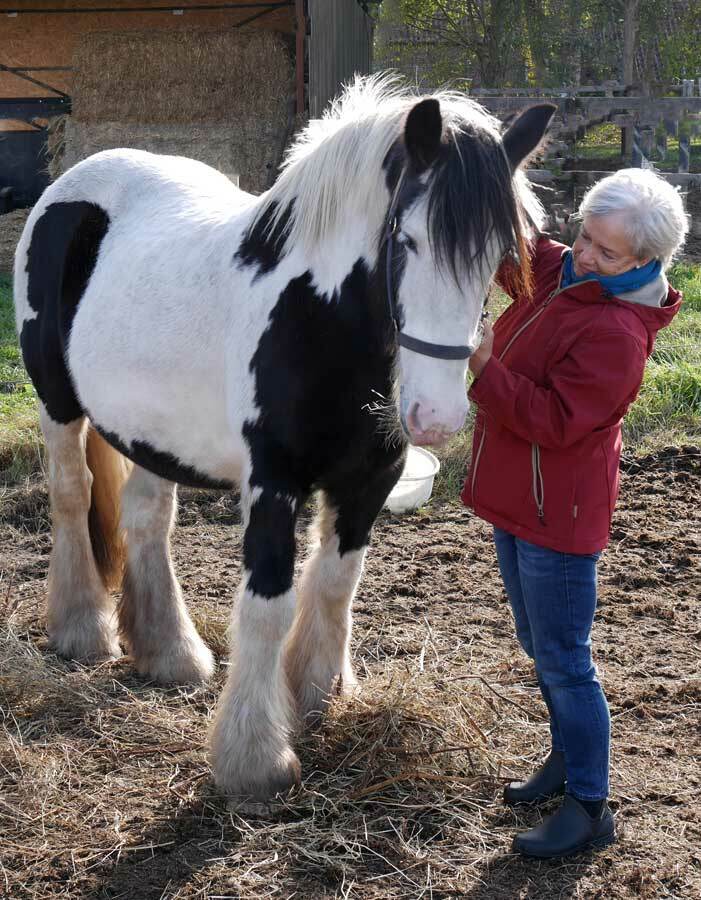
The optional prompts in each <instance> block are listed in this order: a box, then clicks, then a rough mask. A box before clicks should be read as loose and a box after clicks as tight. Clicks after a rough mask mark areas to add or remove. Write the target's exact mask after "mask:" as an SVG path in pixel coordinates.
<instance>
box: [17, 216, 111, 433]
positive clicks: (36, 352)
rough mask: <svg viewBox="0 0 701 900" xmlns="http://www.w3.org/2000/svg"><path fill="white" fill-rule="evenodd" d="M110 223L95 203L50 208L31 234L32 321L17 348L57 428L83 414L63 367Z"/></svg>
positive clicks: (30, 303)
mask: <svg viewBox="0 0 701 900" xmlns="http://www.w3.org/2000/svg"><path fill="white" fill-rule="evenodd" d="M109 224H110V220H109V216H108V215H107V213H106V212H105V211H104V210H103V209H102V208H101V207H99V206H97V205H96V204H95V203H85V202H82V201H81V202H73V203H52V204H51V205H50V206H48V207H47V209H46V211H45V212H44V214H43V215H42V216H41V217H40V218H39V219H38V220H37V222H36V224H35V225H34V230H33V231H32V237H31V241H30V244H29V251H28V255H27V268H26V271H27V276H28V283H27V295H28V301H29V305H30V306H31V308H32V309H33V310H34V311H35V312H36V313H37V316H36V318H35V319H28V320H27V321H25V322H24V324H23V326H22V332H21V334H20V346H21V348H22V356H23V358H24V364H25V366H26V368H27V371H28V372H29V375H30V377H31V379H32V382H33V383H34V386H35V387H36V390H37V394H38V395H39V398H40V399H41V402H42V403H43V404H44V406H45V407H46V410H47V412H48V414H49V416H50V417H51V418H52V419H53V420H54V421H55V422H59V423H61V424H66V423H68V422H72V421H73V420H74V419H77V418H79V417H80V416H81V415H82V414H83V411H82V409H81V407H80V404H79V403H78V399H77V397H76V393H75V389H74V387H73V384H72V382H71V379H70V375H69V372H68V368H67V366H66V347H67V345H68V339H69V337H70V332H71V327H72V325H73V319H74V317H75V313H76V310H77V309H78V304H79V303H80V300H81V298H82V296H83V294H84V293H85V289H86V287H87V285H88V282H89V280H90V276H91V275H92V273H93V271H94V269H95V264H96V262H97V257H98V254H99V252H100V246H101V244H102V241H103V239H104V237H105V235H106V234H107V229H108V228H109Z"/></svg>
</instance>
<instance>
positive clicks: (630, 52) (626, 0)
mask: <svg viewBox="0 0 701 900" xmlns="http://www.w3.org/2000/svg"><path fill="white" fill-rule="evenodd" d="M639 7H640V0H623V83H624V84H625V85H626V87H628V86H629V85H632V84H633V81H634V78H635V43H636V42H635V38H636V35H637V30H638V9H639ZM621 137H622V142H621V150H622V151H623V156H624V157H627V156H630V154H631V153H632V151H633V129H632V128H624V129H623V133H622V135H621Z"/></svg>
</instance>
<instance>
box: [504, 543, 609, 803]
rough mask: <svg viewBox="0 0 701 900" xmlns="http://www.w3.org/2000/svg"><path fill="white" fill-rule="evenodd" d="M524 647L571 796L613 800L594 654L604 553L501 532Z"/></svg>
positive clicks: (606, 728)
mask: <svg viewBox="0 0 701 900" xmlns="http://www.w3.org/2000/svg"><path fill="white" fill-rule="evenodd" d="M494 543H495V544H496V550H497V559H498V560H499V569H500V571H501V577H502V579H503V581H504V586H505V587H506V593H507V594H508V596H509V601H510V602H511V608H512V610H513V613H514V619H515V622H516V636H517V637H518V640H519V643H520V644H521V646H522V647H523V649H524V650H525V651H526V653H527V654H528V655H529V656H530V657H531V659H532V660H533V661H534V663H535V671H536V676H537V678H538V684H539V685H540V691H541V693H542V695H543V699H544V700H545V703H546V705H547V707H548V712H549V714H550V734H551V737H552V746H553V750H558V751H561V752H563V753H564V755H565V767H566V771H567V791H568V792H569V793H571V794H573V795H574V796H575V797H577V798H579V799H580V800H601V799H603V798H605V797H607V796H608V788H609V783H608V776H609V744H610V733H611V718H610V716H609V708H608V704H607V702H606V697H605V696H604V692H603V691H602V689H601V685H600V684H599V681H598V679H597V677H596V668H595V666H594V664H593V662H592V657H591V627H592V623H593V621H594V611H595V609H596V563H597V561H598V559H599V556H600V554H599V553H593V554H588V555H586V556H585V555H579V554H574V553H559V552H558V551H557V550H548V549H547V548H545V547H537V546H536V545H535V544H530V543H529V542H528V541H524V540H521V539H520V538H517V537H514V536H513V535H512V534H509V533H508V532H506V531H502V530H501V529H500V528H495V529H494Z"/></svg>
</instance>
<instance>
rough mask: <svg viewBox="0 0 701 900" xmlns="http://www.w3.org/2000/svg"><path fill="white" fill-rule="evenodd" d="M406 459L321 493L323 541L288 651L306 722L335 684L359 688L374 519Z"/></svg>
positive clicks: (311, 563) (318, 524)
mask: <svg viewBox="0 0 701 900" xmlns="http://www.w3.org/2000/svg"><path fill="white" fill-rule="evenodd" d="M402 464H403V457H402V458H401V459H399V460H398V461H397V462H396V463H394V464H393V465H391V466H390V467H389V468H388V469H386V470H385V471H382V472H380V473H378V474H375V475H372V476H368V477H367V478H366V479H365V480H364V481H362V482H361V481H358V482H356V483H352V480H347V481H345V482H344V483H342V484H337V485H329V486H328V487H327V489H326V490H324V491H323V492H322V494H321V498H320V506H319V513H318V516H317V519H316V521H315V523H314V527H315V529H316V532H317V537H318V542H317V545H316V547H315V549H314V551H313V552H312V554H311V556H310V557H309V559H308V560H307V562H306V563H305V566H304V571H303V573H302V578H301V581H300V586H299V599H298V603H297V616H296V618H295V622H294V626H293V628H292V631H291V632H290V637H289V639H288V642H287V647H286V651H285V668H286V670H287V674H288V678H289V681H290V688H291V689H292V692H293V694H294V697H295V700H296V703H297V712H298V714H299V716H300V719H301V720H302V722H303V723H304V724H311V723H313V722H314V721H315V720H316V719H317V718H318V717H319V716H320V715H321V714H322V713H323V712H324V711H325V709H326V707H327V706H328V703H329V700H330V698H331V696H332V694H333V693H334V691H335V692H337V693H340V692H343V693H348V692H350V691H352V690H353V689H354V688H355V685H356V680H355V676H354V675H353V667H352V665H351V659H350V638H351V626H352V613H351V608H352V604H353V597H354V596H355V591H356V589H357V586H358V583H359V581H360V576H361V574H362V571H363V563H364V560H365V554H366V551H367V546H368V542H369V540H370V531H371V529H372V525H373V522H374V521H375V518H376V517H377V514H378V513H379V511H380V509H381V508H382V504H383V503H384V501H385V499H386V497H387V495H388V494H389V492H390V491H391V490H392V487H393V486H394V484H395V483H396V481H397V478H398V477H399V473H400V472H401V468H402Z"/></svg>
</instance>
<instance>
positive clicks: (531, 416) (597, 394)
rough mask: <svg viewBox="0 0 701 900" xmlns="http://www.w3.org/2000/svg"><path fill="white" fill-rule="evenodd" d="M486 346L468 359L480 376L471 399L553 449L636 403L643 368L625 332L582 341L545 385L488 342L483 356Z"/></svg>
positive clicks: (640, 356) (640, 354)
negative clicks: (507, 362) (494, 352)
mask: <svg viewBox="0 0 701 900" xmlns="http://www.w3.org/2000/svg"><path fill="white" fill-rule="evenodd" d="M490 330H491V329H490ZM485 338H487V333H486V329H485ZM483 347H485V341H483V343H482V345H480V348H479V349H478V350H477V352H476V353H475V354H474V356H473V357H472V358H471V360H470V369H471V370H472V372H473V374H476V375H477V373H479V374H478V377H477V379H476V381H474V382H473V384H472V387H471V388H470V392H469V396H470V398H471V399H473V400H474V401H475V403H477V405H478V406H479V407H480V409H481V410H482V411H483V412H484V413H486V415H487V416H488V417H489V418H490V419H493V420H494V421H496V422H499V423H500V424H501V425H503V426H505V427H506V428H508V429H509V430H510V431H513V432H514V433H515V434H517V435H518V436H519V437H521V438H523V439H524V440H526V441H530V442H533V443H537V444H540V445H541V446H542V447H548V448H551V449H558V448H562V447H568V446H569V445H570V444H574V443H576V442H577V441H578V440H580V439H581V438H583V437H584V436H585V435H587V434H589V433H591V432H592V431H594V430H596V429H597V428H602V427H604V426H606V425H608V424H613V423H614V422H615V421H618V419H620V418H621V417H622V416H623V415H624V414H625V412H626V410H627V409H628V406H629V405H630V404H631V403H632V402H633V400H634V399H635V397H636V395H637V393H638V390H639V389H640V384H641V383H642V379H643V373H644V370H645V361H646V356H645V353H644V352H643V349H642V347H641V346H640V344H639V343H638V341H637V340H636V339H635V338H634V337H633V336H632V335H630V334H628V333H626V332H622V331H611V332H607V333H604V334H597V335H596V336H592V337H591V338H585V339H582V340H580V341H578V342H577V343H576V344H574V345H573V347H572V348H571V350H570V352H569V353H568V355H567V356H566V357H565V358H564V359H562V360H561V361H560V362H559V363H558V364H557V365H556V366H555V367H554V368H553V370H552V371H551V372H550V373H549V384H548V385H547V386H540V385H538V384H536V383H535V382H533V381H531V379H530V378H527V377H526V376H525V375H520V374H518V373H516V372H512V371H510V370H509V369H507V368H506V366H505V365H504V364H503V363H502V362H500V361H499V360H498V359H497V358H496V357H495V356H493V355H491V346H490V345H489V341H488V340H487V345H486V347H485V350H484V352H482V348H483ZM485 357H486V358H485Z"/></svg>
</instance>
